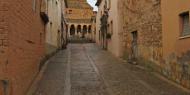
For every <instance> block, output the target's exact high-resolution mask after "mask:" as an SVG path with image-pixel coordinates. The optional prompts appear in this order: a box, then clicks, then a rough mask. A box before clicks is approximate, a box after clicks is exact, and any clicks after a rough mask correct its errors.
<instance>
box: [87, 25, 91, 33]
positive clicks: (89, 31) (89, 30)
mask: <svg viewBox="0 0 190 95" xmlns="http://www.w3.org/2000/svg"><path fill="white" fill-rule="evenodd" d="M91 32H92V26H91V25H89V26H88V33H91Z"/></svg>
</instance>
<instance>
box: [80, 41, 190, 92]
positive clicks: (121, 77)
mask: <svg viewBox="0 0 190 95" xmlns="http://www.w3.org/2000/svg"><path fill="white" fill-rule="evenodd" d="M83 46H84V47H85V48H86V52H87V53H88V54H89V55H90V58H91V59H92V60H93V62H94V64H95V65H96V67H97V68H98V70H99V72H100V74H101V75H102V76H103V77H104V81H105V82H107V84H108V87H109V88H110V89H111V90H113V93H114V95H190V93H188V92H185V91H184V90H182V89H180V88H177V87H175V86H174V85H172V84H169V83H168V82H166V81H163V80H161V79H160V78H158V77H156V76H154V75H153V74H152V73H151V72H148V71H145V70H142V69H139V68H137V67H135V66H132V65H130V64H127V63H125V64H124V63H123V62H122V61H121V60H119V59H118V58H116V57H114V56H113V55H111V54H110V53H108V52H105V51H103V50H101V49H100V48H98V47H97V46H96V45H95V44H87V45H83Z"/></svg>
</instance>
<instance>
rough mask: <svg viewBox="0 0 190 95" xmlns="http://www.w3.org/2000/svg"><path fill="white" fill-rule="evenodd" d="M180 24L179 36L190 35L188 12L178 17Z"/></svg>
mask: <svg viewBox="0 0 190 95" xmlns="http://www.w3.org/2000/svg"><path fill="white" fill-rule="evenodd" d="M180 17H181V22H182V23H181V24H182V33H181V36H187V35H190V23H189V12H186V13H183V14H181V15H180Z"/></svg>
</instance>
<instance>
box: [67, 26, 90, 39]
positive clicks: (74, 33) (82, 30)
mask: <svg viewBox="0 0 190 95" xmlns="http://www.w3.org/2000/svg"><path fill="white" fill-rule="evenodd" d="M68 36H69V37H81V38H91V37H92V36H93V35H92V25H91V24H85V25H81V24H78V25H77V24H69V25H68Z"/></svg>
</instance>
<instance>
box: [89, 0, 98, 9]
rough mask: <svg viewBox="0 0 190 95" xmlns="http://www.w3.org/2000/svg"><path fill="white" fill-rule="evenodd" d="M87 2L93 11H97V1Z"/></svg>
mask: <svg viewBox="0 0 190 95" xmlns="http://www.w3.org/2000/svg"><path fill="white" fill-rule="evenodd" d="M87 1H88V3H89V4H90V5H91V6H92V7H93V8H94V11H98V7H97V6H95V4H96V2H97V0H87Z"/></svg>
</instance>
